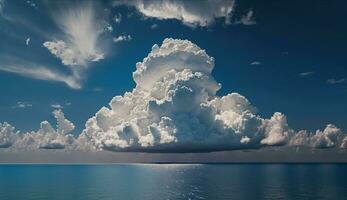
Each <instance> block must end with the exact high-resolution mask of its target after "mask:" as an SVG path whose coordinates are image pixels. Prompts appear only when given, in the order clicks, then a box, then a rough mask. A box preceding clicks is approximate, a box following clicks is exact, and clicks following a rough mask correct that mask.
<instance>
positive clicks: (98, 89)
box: [93, 87, 103, 92]
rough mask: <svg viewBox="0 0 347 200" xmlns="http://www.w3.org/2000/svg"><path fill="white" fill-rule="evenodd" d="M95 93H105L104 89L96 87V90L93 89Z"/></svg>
mask: <svg viewBox="0 0 347 200" xmlns="http://www.w3.org/2000/svg"><path fill="white" fill-rule="evenodd" d="M93 91H94V92H101V91H103V89H102V88H98V87H96V88H93Z"/></svg>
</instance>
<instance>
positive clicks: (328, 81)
mask: <svg viewBox="0 0 347 200" xmlns="http://www.w3.org/2000/svg"><path fill="white" fill-rule="evenodd" d="M346 81H347V78H340V79H335V78H331V79H328V80H327V84H340V83H344V82H346Z"/></svg>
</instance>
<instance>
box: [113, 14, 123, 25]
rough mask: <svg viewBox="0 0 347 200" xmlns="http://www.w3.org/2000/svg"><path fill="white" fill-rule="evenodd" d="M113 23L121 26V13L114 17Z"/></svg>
mask: <svg viewBox="0 0 347 200" xmlns="http://www.w3.org/2000/svg"><path fill="white" fill-rule="evenodd" d="M113 21H114V22H115V23H116V24H120V22H121V21H122V14H120V13H118V14H115V15H114V17H113Z"/></svg>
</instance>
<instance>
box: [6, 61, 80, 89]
mask: <svg viewBox="0 0 347 200" xmlns="http://www.w3.org/2000/svg"><path fill="white" fill-rule="evenodd" d="M0 70H1V71H5V72H9V73H14V74H18V75H21V76H24V77H29V78H34V79H38V80H46V81H57V82H63V83H65V84H66V85H68V86H69V87H71V88H73V89H80V88H81V84H80V82H78V81H77V80H76V78H75V77H73V76H70V75H65V74H62V73H59V72H57V71H54V70H51V69H50V68H49V67H44V66H41V65H38V64H35V63H15V64H1V65H0Z"/></svg>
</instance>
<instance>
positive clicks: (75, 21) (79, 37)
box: [43, 3, 110, 89]
mask: <svg viewBox="0 0 347 200" xmlns="http://www.w3.org/2000/svg"><path fill="white" fill-rule="evenodd" d="M53 18H54V20H55V22H56V24H57V25H58V27H59V28H60V29H61V30H62V33H63V34H62V35H60V36H57V38H59V39H53V40H51V41H46V42H44V43H43V46H44V47H46V48H47V49H48V50H49V52H50V53H51V54H53V55H54V56H55V57H57V58H59V59H60V60H61V63H62V64H63V65H65V66H67V67H68V68H69V69H70V70H71V74H72V75H71V77H72V78H73V79H74V81H75V82H77V83H79V85H81V82H82V81H83V79H84V78H85V77H84V74H85V71H86V70H87V69H88V68H89V67H90V64H91V63H92V62H98V61H100V60H102V59H104V57H105V50H104V48H103V47H102V45H101V44H102V43H101V41H100V36H101V34H102V33H104V32H105V31H109V30H110V28H108V27H106V29H105V26H104V25H103V24H104V23H102V21H101V20H98V19H97V17H96V13H95V10H94V8H93V5H92V4H91V3H85V4H82V5H78V6H76V7H71V8H68V9H64V10H61V11H60V12H59V13H56V14H55V15H53ZM75 89H76V88H75Z"/></svg>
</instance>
